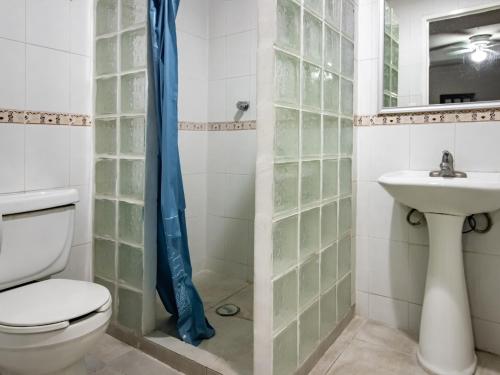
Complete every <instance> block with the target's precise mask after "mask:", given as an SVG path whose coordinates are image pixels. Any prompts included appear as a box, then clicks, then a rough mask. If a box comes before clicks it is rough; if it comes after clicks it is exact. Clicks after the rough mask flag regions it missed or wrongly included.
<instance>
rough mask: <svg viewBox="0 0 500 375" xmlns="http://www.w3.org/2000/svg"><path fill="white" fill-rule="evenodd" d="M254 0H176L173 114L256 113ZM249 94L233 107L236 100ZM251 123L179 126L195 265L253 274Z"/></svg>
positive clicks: (207, 117) (190, 118)
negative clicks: (244, 107)
mask: <svg viewBox="0 0 500 375" xmlns="http://www.w3.org/2000/svg"><path fill="white" fill-rule="evenodd" d="M256 11H257V9H256V3H255V2H254V1H248V0H210V1H207V0H190V1H184V2H181V5H180V8H179V15H178V18H177V28H178V44H179V120H180V121H187V122H199V123H207V122H226V121H235V120H241V121H247V120H255V118H256V110H255V104H256V99H255V91H256V89H255V87H256V71H255V59H256V45H257V37H256V27H257V24H256V22H257V15H256ZM239 100H247V101H250V103H251V104H250V111H248V112H247V113H245V114H244V115H243V116H241V115H240V114H238V113H237V110H236V102H237V101H239ZM255 137H256V132H255V130H244V131H210V132H207V131H180V132H179V147H180V153H181V162H182V173H183V179H184V190H185V194H186V205H187V210H186V215H187V222H188V235H189V241H190V250H191V259H192V262H193V269H194V272H197V271H200V270H203V269H211V270H215V271H218V272H224V273H226V274H229V275H232V276H236V277H240V278H245V279H247V278H248V279H250V278H251V276H253V268H252V263H253V215H254V213H253V212H254V180H255V142H256V140H255Z"/></svg>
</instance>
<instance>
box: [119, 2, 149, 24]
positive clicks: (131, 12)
mask: <svg viewBox="0 0 500 375" xmlns="http://www.w3.org/2000/svg"><path fill="white" fill-rule="evenodd" d="M121 2H122V20H121V25H122V29H125V28H127V27H131V26H134V25H138V24H141V23H144V22H146V16H147V4H148V2H147V1H144V0H121Z"/></svg>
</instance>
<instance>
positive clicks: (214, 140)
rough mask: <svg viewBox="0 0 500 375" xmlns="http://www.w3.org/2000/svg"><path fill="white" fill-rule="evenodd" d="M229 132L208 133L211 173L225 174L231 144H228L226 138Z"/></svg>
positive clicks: (209, 170)
mask: <svg viewBox="0 0 500 375" xmlns="http://www.w3.org/2000/svg"><path fill="white" fill-rule="evenodd" d="M228 136H229V132H219V131H214V132H208V138H207V139H208V145H207V149H208V155H207V164H208V165H207V170H208V172H209V173H225V172H226V171H227V168H226V165H227V164H228V163H229V160H228V159H229V157H230V155H229V153H228V148H229V144H228V142H226V137H228Z"/></svg>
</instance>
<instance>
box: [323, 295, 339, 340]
mask: <svg viewBox="0 0 500 375" xmlns="http://www.w3.org/2000/svg"><path fill="white" fill-rule="evenodd" d="M336 326H337V288H335V287H333V288H332V289H331V290H329V291H328V292H327V293H325V294H324V295H322V296H321V299H320V334H321V339H322V340H323V339H325V338H326V337H327V336H328V335H329V334H330V333H332V332H333V330H334V329H335V327H336Z"/></svg>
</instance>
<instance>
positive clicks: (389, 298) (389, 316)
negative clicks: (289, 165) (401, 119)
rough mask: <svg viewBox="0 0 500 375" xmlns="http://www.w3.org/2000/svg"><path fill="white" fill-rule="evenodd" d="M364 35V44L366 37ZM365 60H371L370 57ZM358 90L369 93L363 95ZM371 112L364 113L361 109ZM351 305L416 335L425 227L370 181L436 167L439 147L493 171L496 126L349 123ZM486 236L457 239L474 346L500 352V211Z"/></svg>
mask: <svg viewBox="0 0 500 375" xmlns="http://www.w3.org/2000/svg"><path fill="white" fill-rule="evenodd" d="M372 5H373V2H370V1H365V2H361V4H360V6H361V8H360V20H359V27H360V32H359V34H360V43H359V48H360V49H361V48H363V46H365V47H366V48H368V46H370V44H371V43H373V42H375V41H374V40H373V39H371V38H374V35H376V34H374V33H373V32H372V31H373V30H372V29H370V27H371V25H373V23H371V24H370V23H369V22H364V21H363V19H362V18H361V17H366V16H367V13H368V12H370V7H371V6H372ZM370 40H371V42H370ZM368 54H369V51H366V50H359V51H358V57H359V58H360V60H359V61H358V74H359V76H358V77H359V79H358V94H357V98H358V113H362V114H376V100H377V95H376V91H373V89H372V87H373V86H374V85H375V86H376V85H377V79H378V75H373V74H372V71H371V66H370V64H369V63H366V62H370V61H371V60H370V58H369V57H373V56H374V58H375V59H377V58H378V56H377V54H376V52H375V51H373V53H372V55H370V56H368ZM372 60H373V59H372ZM366 92H370V93H372V95H367V94H366ZM368 111H371V112H368ZM355 136H356V159H357V162H356V169H357V170H356V172H355V178H356V182H357V212H356V216H357V219H356V220H357V223H356V271H357V277H356V288H357V292H356V303H357V309H358V313H360V314H361V315H363V316H366V317H369V318H371V319H375V320H378V321H381V322H384V323H386V324H389V325H391V326H394V327H397V328H401V329H404V330H408V331H410V332H413V333H417V332H418V327H419V322H420V313H421V304H422V297H423V291H424V285H425V275H426V268H427V257H428V240H427V230H426V229H425V228H421V227H410V226H409V225H408V224H407V223H406V214H407V212H408V208H407V207H403V206H402V205H400V204H398V203H396V202H395V201H394V200H393V199H392V198H391V197H390V196H389V194H387V193H386V192H385V191H384V190H383V189H382V188H381V187H380V186H379V185H378V183H377V182H376V180H377V178H378V177H379V176H380V175H382V174H383V173H385V172H389V171H394V170H400V169H413V170H431V169H436V168H437V167H438V165H439V162H440V158H441V151H442V150H444V149H448V150H450V151H451V152H452V153H454V155H455V159H456V168H457V169H459V170H465V171H469V172H472V171H483V172H500V151H499V150H498V146H497V144H496V140H497V139H499V137H500V124H499V123H498V122H490V123H471V124H467V123H461V124H433V125H400V126H377V127H357V128H356V129H355ZM493 220H494V222H495V226H494V227H493V229H492V231H491V233H489V234H486V235H479V234H469V235H465V236H464V249H465V263H466V277H467V284H468V287H469V292H470V296H469V297H470V302H471V308H472V315H473V317H474V318H473V319H474V332H475V335H476V344H477V346H478V347H479V348H481V349H484V350H487V351H492V352H495V353H498V354H500V294H499V293H500V292H499V288H498V285H500V272H499V270H500V214H499V213H498V212H497V213H495V214H494V215H493Z"/></svg>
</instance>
